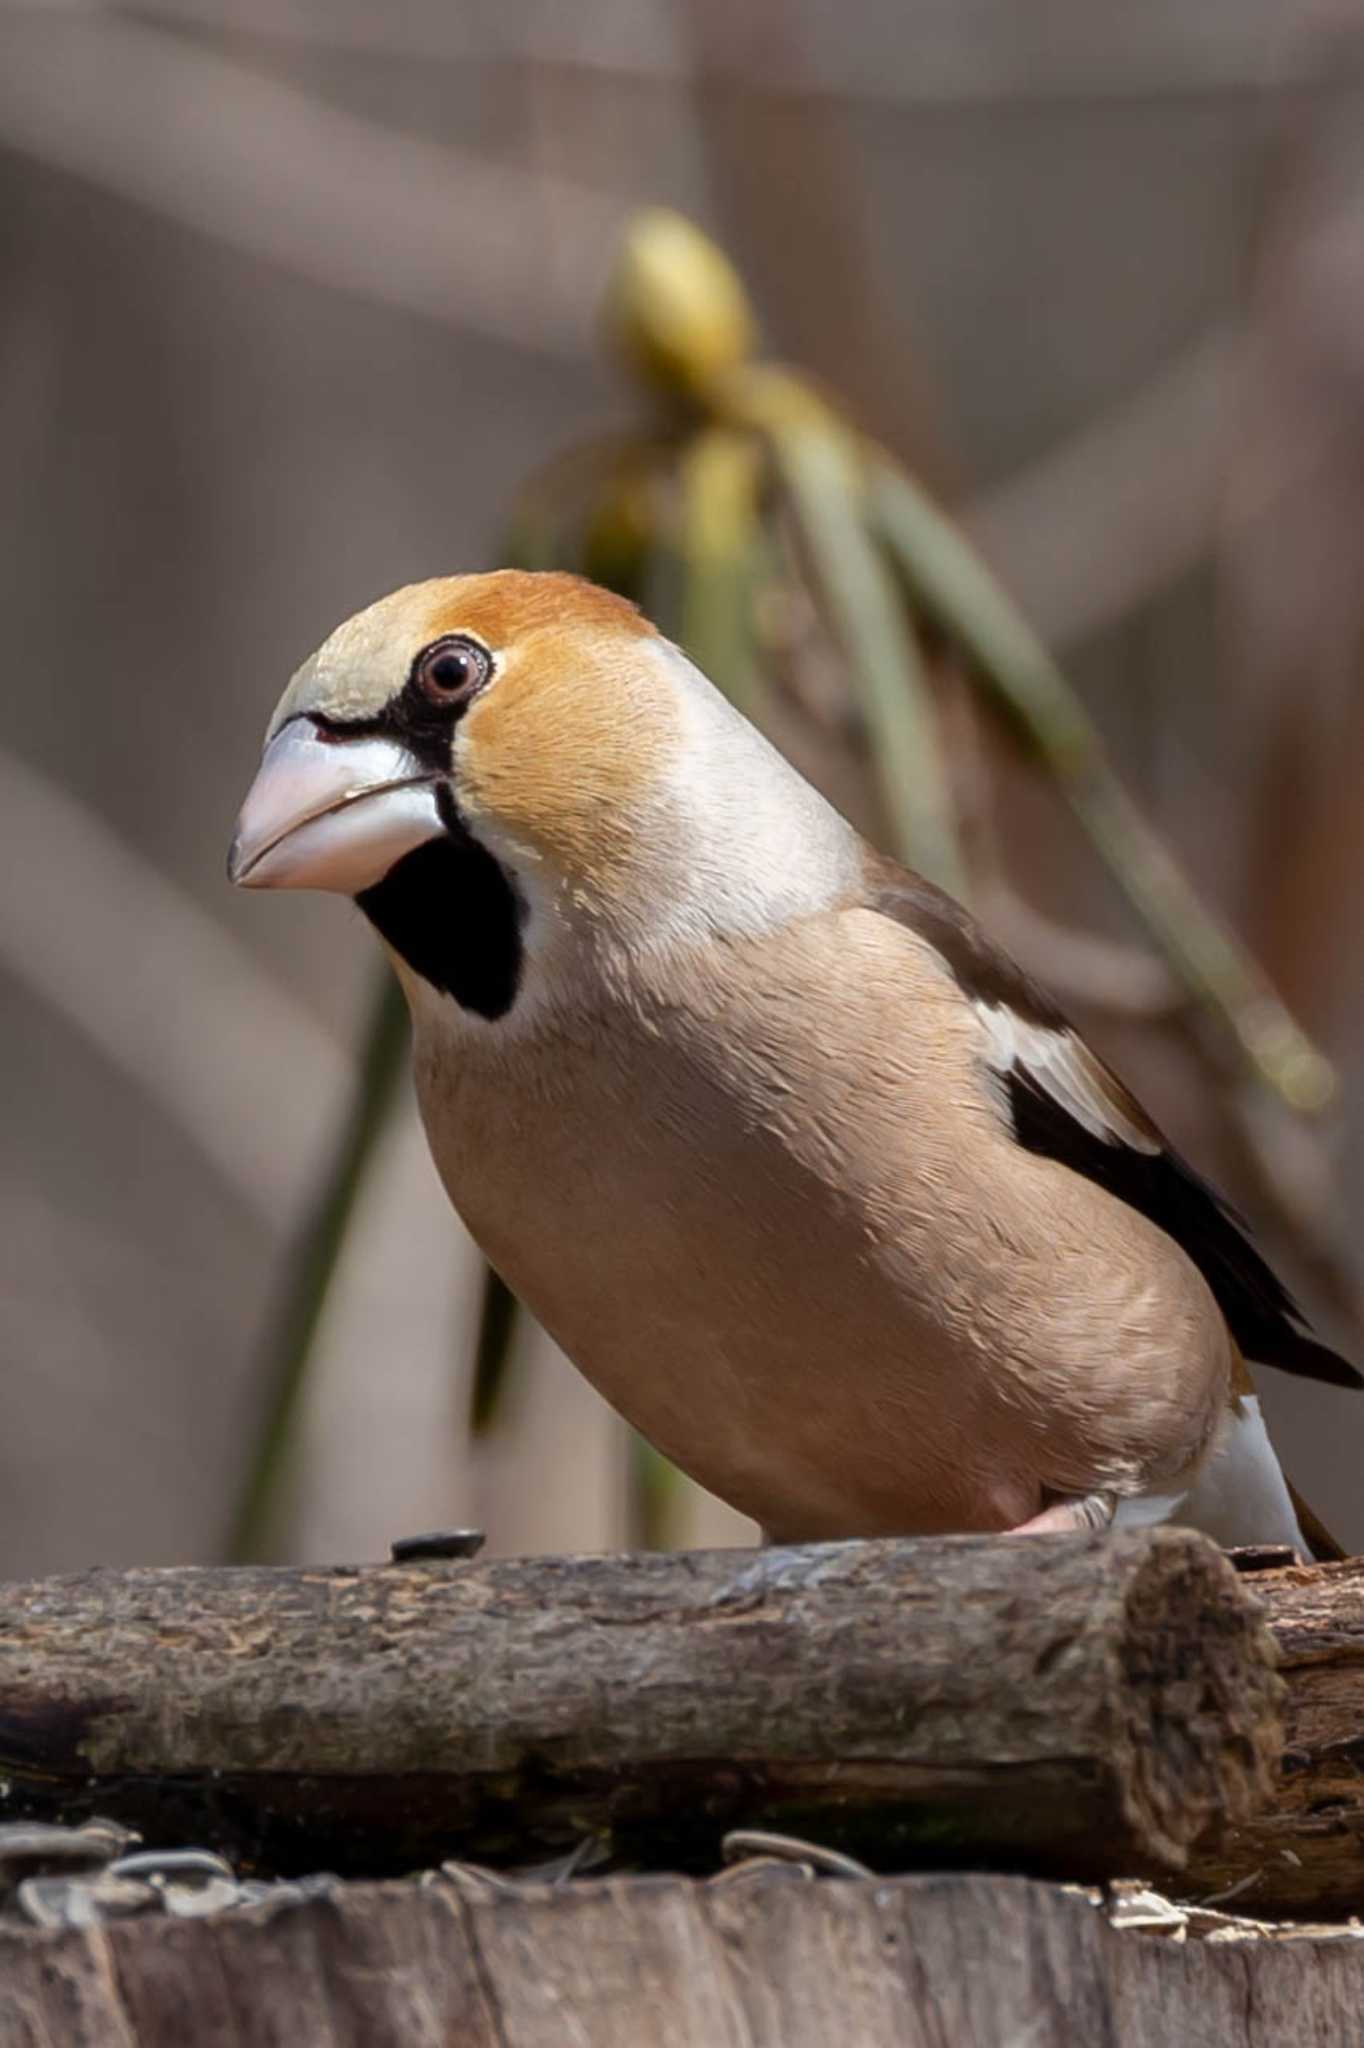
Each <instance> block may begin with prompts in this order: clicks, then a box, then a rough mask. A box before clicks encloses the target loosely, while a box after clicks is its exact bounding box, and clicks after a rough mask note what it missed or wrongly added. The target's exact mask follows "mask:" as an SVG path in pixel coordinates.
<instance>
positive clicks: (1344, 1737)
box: [1181, 1558, 1364, 1914]
mask: <svg viewBox="0 0 1364 2048" xmlns="http://www.w3.org/2000/svg"><path fill="white" fill-rule="evenodd" d="M1245 1584H1246V1585H1247V1587H1248V1588H1249V1589H1250V1590H1251V1592H1252V1593H1253V1594H1254V1595H1255V1597H1256V1598H1257V1599H1258V1600H1259V1601H1260V1602H1261V1605H1262V1608H1263V1612H1264V1615H1265V1619H1266V1621H1267V1622H1268V1624H1269V1627H1270V1630H1271V1632H1272V1634H1273V1636H1274V1638H1275V1641H1276V1643H1277V1645H1278V1651H1279V1669H1280V1673H1281V1675H1282V1677H1283V1679H1284V1680H1285V1682H1286V1685H1287V1692H1286V1695H1285V1714H1284V1752H1283V1758H1282V1761H1281V1764H1280V1767H1279V1770H1278V1774H1277V1783H1276V1785H1275V1790H1274V1796H1273V1798H1272V1800H1271V1801H1269V1802H1268V1803H1267V1804H1266V1805H1265V1806H1263V1807H1262V1808H1261V1809H1260V1810H1259V1812H1257V1813H1255V1814H1253V1815H1251V1816H1250V1817H1249V1818H1247V1819H1245V1820H1244V1821H1242V1822H1238V1823H1237V1824H1235V1825H1234V1826H1232V1827H1230V1828H1228V1829H1226V1830H1224V1831H1223V1832H1222V1834H1221V1835H1220V1837H1218V1838H1216V1839H1213V1840H1210V1841H1208V1842H1205V1843H1200V1844H1199V1847H1198V1849H1197V1850H1196V1852H1195V1853H1194V1855H1193V1857H1192V1858H1191V1860H1190V1863H1189V1866H1188V1869H1187V1871H1186V1872H1185V1874H1184V1879H1183V1883H1182V1887H1181V1888H1183V1889H1187V1888H1195V1889H1197V1890H1198V1891H1199V1892H1200V1893H1201V1894H1208V1893H1223V1894H1224V1893H1228V1892H1229V1893H1230V1894H1231V1900H1230V1903H1233V1904H1234V1906H1235V1909H1236V1911H1237V1912H1238V1913H1300V1914H1301V1913H1364V1558H1351V1559H1350V1561H1349V1562H1348V1563H1346V1564H1324V1565H1301V1566H1296V1567H1294V1568H1292V1569H1289V1570H1286V1571H1283V1570H1281V1571H1270V1572H1263V1573H1260V1572H1257V1573H1254V1574H1252V1575H1251V1576H1249V1577H1247V1578H1246V1580H1245Z"/></svg>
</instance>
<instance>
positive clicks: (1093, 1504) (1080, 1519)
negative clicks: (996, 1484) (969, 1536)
mask: <svg viewBox="0 0 1364 2048" xmlns="http://www.w3.org/2000/svg"><path fill="white" fill-rule="evenodd" d="M1117 1510H1118V1496H1117V1495H1116V1493H1087V1494H1085V1495H1083V1497H1082V1498H1081V1499H1079V1500H1054V1501H1053V1502H1052V1503H1051V1505H1050V1506H1049V1507H1045V1508H1043V1510H1042V1512H1041V1514H1040V1515H1030V1516H1029V1517H1028V1519H1027V1521H1026V1522H1019V1523H1018V1524H1017V1525H1016V1526H1015V1527H1014V1528H1012V1529H1008V1530H1006V1531H1005V1534H1006V1535H1009V1536H1056V1535H1067V1534H1072V1535H1073V1534H1074V1533H1075V1531H1076V1530H1094V1529H1108V1528H1111V1527H1112V1523H1113V1517H1114V1515H1115V1514H1116V1513H1117Z"/></svg>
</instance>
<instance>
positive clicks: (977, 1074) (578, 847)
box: [228, 569, 1364, 1556]
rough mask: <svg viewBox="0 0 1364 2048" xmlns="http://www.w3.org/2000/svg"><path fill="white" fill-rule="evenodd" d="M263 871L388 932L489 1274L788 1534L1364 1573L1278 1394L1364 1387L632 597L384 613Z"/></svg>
mask: <svg viewBox="0 0 1364 2048" xmlns="http://www.w3.org/2000/svg"><path fill="white" fill-rule="evenodd" d="M228 872H229V876H230V878H231V879H232V880H233V881H234V882H236V883H239V884H241V885H244V886H246V887H248V888H264V889H271V888H311V889H321V890H330V891H335V892H339V893H341V894H344V895H348V896H350V897H351V898H353V900H354V902H355V903H356V905H357V906H358V908H359V910H360V911H361V912H362V913H363V916H364V918H365V919H366V920H368V923H369V924H370V925H371V926H372V927H373V928H374V930H375V931H376V932H377V933H378V935H379V938H380V939H381V940H382V942H383V945H384V947H385V948H386V949H387V952H388V955H389V958H390V960H391V963H392V966H393V968H394V970H395V971H396V974H397V977H398V980H399V982H400V983H401V985H402V989H403V991H404V994H405V996H406V999H407V1004H408V1007H409V1010H410V1013H411V1021H412V1058H413V1071H414V1076H415V1084H416V1093H417V1099H418V1103H419V1106H420V1110H421V1115H422V1120H423V1123H424V1126H425V1130H426V1133H427V1137H428V1142H429V1144H430V1148H431V1152H432V1156H433V1158H434V1160H435V1164H436V1167H437V1169H438V1172H439V1175H440V1177H441V1180H442V1181H443V1183H444V1187H445V1190H446V1192H447V1194H448V1196H449V1198H450V1201H451V1203H452V1204H453V1206H454V1208H455V1210H456V1211H457V1212H458V1214H459V1216H460V1217H461V1218H462V1219H463V1221H464V1223H465V1225H466V1226H467V1228H468V1230H469V1231H470V1232H471V1233H472V1236H473V1237H474V1239H475V1240H476V1242H477V1243H478V1245H479V1246H480V1247H481V1249H482V1251H483V1252H484V1254H485V1255H486V1257H487V1259H488V1261H489V1262H490V1264H491V1265H492V1266H493V1267H494V1269H495V1270H496V1271H497V1272H498V1273H499V1274H500V1275H501V1276H502V1278H503V1279H504V1280H505V1281H506V1283H507V1285H508V1286H509V1287H510V1288H511V1289H512V1290H513V1291H514V1293H515V1294H516V1295H517V1296H518V1297H519V1298H520V1299H521V1300H522V1301H523V1302H525V1303H526V1305H527V1306H528V1307H529V1308H530V1309H531V1310H532V1312H533V1313H534V1314H535V1315H536V1316H537V1317H538V1319H539V1320H540V1322H541V1324H542V1325H543V1326H544V1327H545V1329H546V1330H548V1332H549V1333H550V1335H551V1336H552V1337H553V1338H554V1339H555V1340H556V1342H557V1343H558V1344H559V1345H560V1347H561V1348H562V1349H563V1350H564V1351H565V1352H566V1353H567V1354H568V1356H569V1357H570V1358H571V1359H572V1360H573V1362H574V1363H575V1364H576V1365H577V1367H578V1368H579V1369H580V1370H581V1371H582V1372H583V1373H584V1374H585V1375H586V1377H587V1378H588V1379H589V1380H590V1381H591V1382H592V1383H593V1384H594V1385H595V1386H596V1387H597V1389H598V1390H599V1392H600V1393H601V1394H602V1395H604V1397H605V1398H606V1400H607V1401H608V1402H610V1403H611V1404H612V1406H614V1407H615V1408H616V1409H617V1410H618V1411H619V1412H620V1413H621V1414H622V1415H624V1416H625V1417H626V1418H627V1420H628V1421H629V1422H631V1423H632V1424H633V1425H634V1426H635V1428H636V1429H637V1430H639V1431H640V1432H641V1434H642V1435H643V1436H645V1437H646V1438H647V1439H648V1440H649V1441H650V1442H652V1443H653V1444H654V1445H655V1446H656V1447H657V1448H658V1449H659V1450H660V1451H661V1452H663V1453H664V1454H665V1455H666V1456H667V1457H668V1458H669V1459H671V1460H673V1461H674V1462H675V1463H676V1464H677V1465H679V1466H680V1467H681V1468H682V1469H683V1470H684V1471H686V1472H687V1473H689V1474H690V1475H691V1476H692V1477H693V1478H694V1479H696V1480H697V1481H699V1483H700V1484H701V1485H702V1486H704V1487H706V1488H708V1489H709V1490H710V1491H711V1492H713V1493H715V1494H717V1495H719V1496H720V1497H721V1498H722V1499H724V1500H726V1501H728V1502H730V1503H731V1504H732V1505H733V1506H734V1507H736V1508H738V1509H739V1510H740V1511H742V1512H743V1513H745V1514H747V1515H750V1516H751V1517H753V1518H754V1519H755V1520H756V1521H757V1522H758V1523H759V1524H760V1525H761V1528H762V1529H763V1531H764V1533H765V1535H766V1536H767V1538H768V1539H769V1540H772V1541H779V1542H804V1541H821V1540H835V1539H845V1538H854V1537H864V1536H878V1535H904V1536H913V1535H935V1534H941V1533H949V1532H1000V1533H1002V1532H1015V1533H1018V1534H1023V1535H1041V1534H1046V1533H1049V1532H1063V1531H1066V1530H1098V1529H1104V1528H1107V1527H1109V1526H1113V1525H1116V1526H1132V1525H1137V1526H1140V1525H1142V1524H1147V1523H1157V1522H1163V1521H1179V1522H1185V1523H1189V1524H1192V1525H1193V1526H1195V1527H1198V1528H1202V1529H1204V1530H1205V1531H1206V1532H1207V1533H1208V1534H1209V1535H1210V1536H1212V1537H1213V1538H1214V1539H1215V1540H1217V1541H1218V1542H1220V1543H1222V1544H1224V1545H1226V1546H1229V1547H1230V1546H1236V1545H1246V1544H1288V1545H1291V1546H1292V1548H1293V1549H1294V1550H1295V1551H1297V1552H1299V1553H1300V1554H1302V1555H1319V1556H1332V1555H1334V1556H1338V1555H1340V1554H1341V1552H1340V1549H1339V1546H1338V1545H1337V1544H1335V1543H1334V1541H1333V1539H1332V1538H1331V1537H1330V1535H1329V1533H1328V1532H1327V1531H1326V1530H1325V1529H1324V1528H1323V1527H1322V1526H1321V1524H1320V1523H1319V1521H1318V1520H1317V1518H1316V1517H1315V1516H1314V1515H1312V1514H1311V1512H1310V1510H1308V1509H1307V1508H1306V1507H1305V1505H1304V1504H1303V1503H1302V1501H1301V1500H1300V1498H1299V1496H1298V1495H1297V1494H1296V1493H1295V1491H1294V1490H1293V1489H1292V1488H1290V1486H1289V1484H1288V1482H1287V1480H1286V1478H1285V1476H1284V1473H1283V1470H1282V1468H1281V1466H1280V1463H1279V1460H1278V1458H1277V1456H1276V1454H1275V1451H1274V1448H1273V1446H1272V1444H1271V1442H1270V1439H1269V1436H1268V1433H1267V1430H1266V1426H1265V1422H1264V1418H1263V1415H1262V1412H1261V1408H1260V1403H1259V1399H1258V1396H1257V1394H1256V1392H1255V1385H1254V1381H1253V1379H1252V1377H1251V1373H1250V1367H1251V1366H1252V1365H1267V1366H1272V1367H1278V1368H1281V1369H1283V1370H1285V1371H1287V1372H1291V1373H1299V1374H1304V1375H1306V1376H1307V1377H1309V1378H1315V1379H1318V1380H1323V1381H1326V1382H1329V1383H1331V1384H1334V1385H1338V1386H1347V1385H1348V1386H1356V1387H1358V1386H1361V1385H1364V1378H1361V1375H1360V1374H1359V1373H1358V1372H1357V1371H1356V1370H1355V1368H1354V1367H1353V1366H1352V1365H1351V1364H1349V1363H1348V1362H1347V1361H1346V1360H1345V1359H1344V1358H1343V1357H1341V1356H1339V1355H1338V1354H1337V1353H1336V1352H1335V1351H1333V1350H1331V1349H1330V1348H1328V1347H1327V1346H1326V1345H1325V1344H1324V1343H1322V1342H1321V1341H1319V1340H1318V1339H1317V1338H1316V1337H1315V1336H1313V1334H1312V1333H1311V1331H1310V1329H1309V1327H1308V1325H1307V1323H1306V1322H1305V1320H1304V1318H1303V1316H1302V1314H1301V1313H1300V1311H1299V1309H1298V1307H1297V1305H1296V1303H1295V1302H1294V1300H1293V1299H1292V1297H1291V1295H1290V1294H1289V1292H1288V1290H1287V1289H1286V1288H1285V1286H1284V1285H1283V1283H1282V1282H1281V1281H1280V1279H1279V1278H1278V1277H1277V1276H1276V1275H1275V1273H1274V1272H1273V1271H1272V1270H1271V1268H1270V1266H1269V1265H1268V1264H1267V1263H1266V1261H1265V1259H1264V1258H1263V1257H1262V1255H1261V1254H1260V1252H1259V1251H1258V1250H1257V1249H1256V1248H1255V1246H1254V1244H1253V1243H1252V1241H1251V1238H1250V1236H1249V1234H1248V1231H1247V1229H1246V1227H1245V1226H1244V1225H1243V1224H1242V1222H1241V1221H1240V1219H1239V1218H1238V1216H1237V1215H1236V1214H1235V1213H1234V1211H1233V1210H1232V1209H1231V1208H1230V1206H1229V1205H1228V1204H1227V1203H1226V1202H1225V1201H1224V1200H1223V1199H1222V1197H1221V1196H1220V1195H1219V1194H1218V1193H1217V1191H1216V1190H1215V1189H1214V1188H1213V1187H1212V1186H1211V1185H1210V1184H1209V1183H1208V1182H1207V1181H1206V1180H1204V1179H1203V1178H1201V1177H1200V1175H1199V1174H1198V1173H1197V1172H1196V1171H1195V1170H1194V1168H1193V1167H1192V1166H1190V1165H1189V1164H1188V1163H1187V1162H1186V1161H1185V1160H1184V1159H1183V1158H1182V1157H1181V1156H1180V1154H1179V1153H1178V1152H1177V1151H1176V1150H1175V1149H1174V1147H1173V1146H1172V1145H1171V1144H1169V1143H1168V1142H1167V1141H1166V1139H1165V1137H1164V1136H1163V1134H1162V1133H1161V1131H1160V1130H1159V1128H1158V1127H1157V1125H1156V1124H1155V1122H1154V1121H1153V1120H1152V1119H1151V1117H1150V1116H1149V1115H1148V1114H1147V1112H1146V1111H1145V1110H1144V1109H1143V1108H1142V1106H1141V1104H1140V1103H1139V1102H1138V1101H1137V1099H1136V1098H1135V1096H1134V1095H1133V1094H1132V1093H1131V1092H1130V1091H1129V1089H1128V1088H1127V1087H1126V1086H1125V1085H1124V1084H1123V1082H1122V1081H1121V1080H1120V1079H1119V1078H1118V1077H1117V1075H1116V1074H1115V1073H1114V1072H1113V1071H1112V1070H1111V1069H1110V1068H1109V1067H1108V1066H1107V1065H1106V1064H1105V1063H1104V1062H1103V1061H1102V1060H1101V1059H1100V1058H1099V1057H1098V1056H1097V1055H1096V1054H1095V1053H1094V1052H1093V1051H1092V1050H1091V1048H1090V1047H1089V1046H1088V1045H1087V1044H1086V1042H1085V1040H1084V1039H1083V1038H1082V1037H1081V1035H1080V1033H1079V1032H1078V1031H1077V1030H1076V1029H1075V1028H1074V1026H1073V1025H1072V1024H1071V1023H1070V1022H1069V1020H1068V1019H1067V1017H1066V1016H1065V1014H1064V1013H1063V1011H1062V1010H1061V1009H1060V1008H1059V1007H1058V1005H1057V1004H1056V1003H1055V1002H1053V1001H1052V1000H1051V998H1050V997H1049V996H1048V995H1047V994H1046V993H1045V992H1044V991H1043V990H1042V989H1041V988H1040V987H1039V986H1038V985H1037V983H1036V982H1035V981H1033V980H1032V979H1030V978H1029V976H1028V975H1027V974H1025V973H1024V972H1023V971H1022V970H1021V969H1019V968H1018V967H1017V966H1015V965H1014V963H1013V962H1012V960H1011V959H1010V958H1009V957H1008V956H1007V955H1006V954H1005V953H1004V952H1003V951H1001V950H1000V948H999V947H998V946H996V945H995V944H994V943H993V942H992V940H991V939H990V938H989V937H988V936H987V935H986V934H985V932H984V931H983V930H982V928H981V927H980V926H979V925H978V924H977V923H976V922H975V921H974V919H973V918H972V917H971V916H970V914H969V913H968V912H967V911H966V910H965V909H964V908H963V907H962V906H961V905H959V904H958V903H957V902H955V901H954V900H953V899H952V898H951V897H950V896H948V895H946V894H944V893H943V892H942V891H941V890H940V889H938V888H937V887H935V886H934V885H933V884H932V883H931V882H929V881H927V880H926V879H924V878H922V877H920V876H918V875H916V874H914V873H913V872H911V871H910V870H909V869H907V868H904V867H901V866H899V865H898V864H897V863H896V862H894V861H893V860H891V859H890V858H888V857H887V856H886V855H885V854H883V853H880V852H878V851H876V850H875V849H874V848H873V847H872V846H871V845H870V844H869V843H867V842H866V841H865V840H864V839H863V838H862V837H861V836H860V835H859V834H858V833H857V832H856V831H855V830H854V829H853V827H852V826H851V825H850V824H849V823H848V822H847V821H846V820H845V819H844V818H843V817H842V816H841V815H840V814H839V813H838V812H837V811H836V810H835V809H834V808H833V807H832V806H831V805H830V804H828V803H827V802H826V801H825V799H824V798H823V797H822V796H821V795H820V794H819V793H818V792H817V791H816V790H815V789H814V788H813V786H812V785H811V784H810V783H809V782H808V781H806V780H805V779H804V778H803V777H802V776H801V775H800V774H799V773H798V772H797V771H796V769H795V768H794V767H792V766H791V765H790V764H789V763H788V762H787V761H786V760H785V759H784V757H783V756H782V755H781V754H780V753H779V752H778V751H777V750H776V749H775V748H774V747H773V746H772V745H771V744H770V743H769V741H768V740H767V739H766V738H765V737H764V736H763V735H762V734H761V733H760V732H759V731H758V729H757V728H756V727H755V726H754V725H753V724H751V723H750V722H749V721H748V720H747V719H746V718H745V717H743V716H742V715H741V713H740V712H739V711H738V710H737V709H736V708H735V707H734V706H733V705H732V704H731V703H730V702H729V701H728V699H727V698H725V696H724V695H723V694H722V693H721V692H720V691H719V690H718V689H717V688H716V687H715V686H714V685H713V684H712V683H711V682H710V681H709V680H708V679H707V678H706V677H705V676H704V675H703V674H702V673H701V672H700V671H699V669H697V668H696V667H695V666H694V665H693V664H692V663H691V662H690V661H689V660H688V658H687V657H686V655H685V654H684V653H683V652H682V651H681V650H680V649H679V648H678V647H677V646H675V645H674V644H673V643H672V642H670V641H669V640H668V639H667V638H666V637H665V636H664V635H663V634H662V633H661V632H660V631H659V630H658V629H657V628H656V627H655V626H654V625H653V624H652V623H651V622H650V621H649V620H648V619H647V618H646V617H645V616H644V615H643V614H642V613H641V612H640V611H639V610H638V609H637V608H636V607H634V606H633V605H632V604H630V603H629V602H627V601H626V600H625V599H623V598H621V597H619V596H617V595H615V594H614V593H611V592H608V591H606V590H603V589H601V588H599V587H597V586H595V585H593V584H592V583H589V582H587V581H585V580H583V579H581V578H579V577H576V576H571V575H568V574H564V573H559V572H530V571H521V570H516V569H500V570H493V571H489V572H484V573H476V574H467V575H455V576H447V577H439V578H435V579H433V580H429V581H424V582H419V583H414V584H411V585H409V586H407V587H406V588H404V589H401V590H398V591H395V592H394V593H393V594H391V595H389V596H387V597H384V598H381V599H380V600H379V601H378V602H377V603H374V604H371V605H370V606H368V607H367V608H366V609H364V610H362V611H360V612H358V613H357V614H356V615H355V616H354V617H353V618H351V619H349V620H347V621H346V623H344V624H343V625H341V626H340V627H338V628H337V629H336V631H335V632H333V633H332V635H331V637H330V638H329V639H327V640H326V641H325V642H324V643H323V644H322V646H321V647H320V648H319V649H318V650H317V652H316V653H314V654H313V655H312V656H311V657H310V658H309V659H308V660H307V661H305V662H304V663H303V665H302V667H301V668H300V669H299V670H298V671H297V673H296V674H295V675H294V677H293V679H292V681H291V682H290V683H289V685H288V688H287V689H286V690H285V693H284V695H283V698H282V699H281V701H280V703H279V705H278V708H277V709H276V711H275V713H274V716H273V718H272V720H271V722H270V725H269V729H268V732H267V736H266V743H265V748H264V753H263V756H262V759H261V763H260V767H259V771H258V773H257V775H256V777H255V780H254V781H253V783H252V784H251V787H250V789H249V792H248V794H247V796H246V799H245V802H244V804H243V807H242V810H241V814H240V818H239V820H238V825H237V831H236V836H235V838H234V840H233V843H232V848H231V852H230V855H229V861H228Z"/></svg>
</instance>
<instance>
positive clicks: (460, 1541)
mask: <svg viewBox="0 0 1364 2048" xmlns="http://www.w3.org/2000/svg"><path fill="white" fill-rule="evenodd" d="M487 1540H488V1539H487V1537H486V1536H485V1535H484V1533H483V1531H482V1530H481V1529H433V1530H432V1531H431V1532H430V1533H429V1534H428V1535H426V1536H400V1537H399V1538H398V1539H397V1541H396V1542H395V1543H392V1544H390V1545H389V1550H390V1553H391V1555H392V1558H393V1562H394V1564H420V1563H422V1562H423V1560H425V1559H426V1558H449V1557H477V1556H478V1553H479V1551H480V1550H482V1548H483V1546H484V1544H485V1543H486V1542H487Z"/></svg>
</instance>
